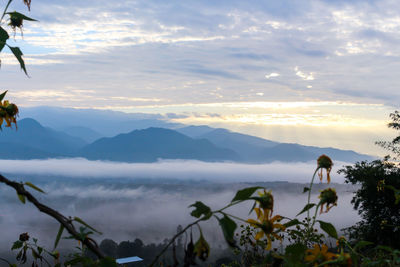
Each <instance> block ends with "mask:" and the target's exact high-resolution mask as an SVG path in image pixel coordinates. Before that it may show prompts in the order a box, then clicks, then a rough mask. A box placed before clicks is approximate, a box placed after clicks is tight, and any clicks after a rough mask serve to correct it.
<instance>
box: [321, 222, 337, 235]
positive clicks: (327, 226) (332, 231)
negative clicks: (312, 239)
mask: <svg viewBox="0 0 400 267" xmlns="http://www.w3.org/2000/svg"><path fill="white" fill-rule="evenodd" d="M317 222H319V226H320V227H321V229H322V230H324V231H325V233H327V234H328V235H329V236H330V237H333V238H335V239H337V238H338V234H337V232H336V228H335V226H333V224H331V223H329V222H324V221H320V220H318V221H317Z"/></svg>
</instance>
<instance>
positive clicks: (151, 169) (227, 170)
mask: <svg viewBox="0 0 400 267" xmlns="http://www.w3.org/2000/svg"><path fill="white" fill-rule="evenodd" d="M346 164H347V163H344V162H335V165H334V168H333V170H332V173H336V171H337V170H338V169H340V168H341V167H342V166H343V165H346ZM0 166H1V171H2V172H4V173H18V174H21V175H26V174H27V175H32V174H37V175H53V176H67V177H89V178H121V177H127V178H144V179H165V178H167V179H177V180H185V181H187V180H209V181H213V182H256V181H257V182H258V181H262V182H265V181H287V182H295V183H307V182H309V180H310V176H311V175H312V173H313V171H314V170H315V167H316V161H313V162H306V163H304V162H290V163H286V162H272V163H266V164H242V163H232V162H202V161H196V160H160V161H158V162H156V163H122V162H111V161H89V160H87V159H83V158H73V159H48V160H0ZM334 182H336V183H342V182H343V177H341V176H339V175H337V174H336V175H334Z"/></svg>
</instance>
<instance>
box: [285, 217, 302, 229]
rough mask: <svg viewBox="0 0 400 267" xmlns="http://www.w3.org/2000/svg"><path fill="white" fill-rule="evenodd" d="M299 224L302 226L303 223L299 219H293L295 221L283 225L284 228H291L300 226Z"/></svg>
mask: <svg viewBox="0 0 400 267" xmlns="http://www.w3.org/2000/svg"><path fill="white" fill-rule="evenodd" d="M298 224H302V223H301V222H300V221H299V220H297V219H293V220H290V221H288V222H287V223H285V224H283V226H285V228H289V227H292V226H294V225H298Z"/></svg>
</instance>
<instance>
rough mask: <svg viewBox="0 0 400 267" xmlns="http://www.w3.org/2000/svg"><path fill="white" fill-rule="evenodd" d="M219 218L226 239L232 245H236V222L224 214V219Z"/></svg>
mask: <svg viewBox="0 0 400 267" xmlns="http://www.w3.org/2000/svg"><path fill="white" fill-rule="evenodd" d="M217 219H218V222H219V225H220V226H221V229H222V233H223V234H224V237H225V240H226V242H227V243H228V245H229V246H230V247H235V239H234V238H233V236H234V234H235V230H236V227H237V225H236V223H235V222H234V221H233V220H232V219H231V218H229V217H228V216H226V215H224V217H222V219H219V218H218V217H217Z"/></svg>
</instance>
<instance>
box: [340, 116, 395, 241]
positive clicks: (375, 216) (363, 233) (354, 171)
mask: <svg viewBox="0 0 400 267" xmlns="http://www.w3.org/2000/svg"><path fill="white" fill-rule="evenodd" d="M390 118H391V120H392V121H391V122H390V123H389V124H388V127H389V128H393V129H395V130H400V113H399V112H398V111H395V112H394V113H391V114H390ZM377 144H378V145H380V146H382V147H384V148H386V149H388V150H389V151H390V152H392V153H394V154H395V157H398V156H400V135H399V136H397V137H396V138H394V139H393V140H392V141H380V142H377ZM390 160H395V158H393V159H391V158H390V156H386V157H385V158H384V159H382V160H375V161H372V162H366V161H363V162H358V163H356V164H355V165H354V166H346V167H345V168H344V169H341V170H340V171H339V173H343V174H344V175H345V178H346V181H345V182H346V183H351V184H359V185H360V186H361V187H360V189H358V190H357V191H356V192H355V195H354V197H353V199H352V204H353V206H354V209H356V210H358V213H359V214H360V215H361V218H362V221H360V222H358V223H357V224H356V225H354V226H352V227H350V228H348V232H349V234H350V237H351V238H353V239H358V240H360V239H361V240H367V241H371V242H374V243H376V244H378V245H387V246H391V247H393V248H396V249H400V191H399V190H398V189H400V167H399V163H398V162H396V161H390Z"/></svg>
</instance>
